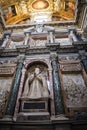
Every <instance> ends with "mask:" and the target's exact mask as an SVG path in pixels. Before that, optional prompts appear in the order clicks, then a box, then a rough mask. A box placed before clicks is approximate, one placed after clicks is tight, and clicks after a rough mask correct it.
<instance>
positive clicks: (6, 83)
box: [0, 65, 16, 118]
mask: <svg viewBox="0 0 87 130" xmlns="http://www.w3.org/2000/svg"><path fill="white" fill-rule="evenodd" d="M15 68H16V66H15V65H14V66H4V65H2V66H0V118H3V116H4V114H5V110H6V106H7V102H8V99H9V94H10V91H11V88H12V82H13V75H14V72H15Z"/></svg>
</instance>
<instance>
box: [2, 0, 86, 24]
mask: <svg viewBox="0 0 87 130" xmlns="http://www.w3.org/2000/svg"><path fill="white" fill-rule="evenodd" d="M84 3H85V7H86V4H87V0H9V1H8V0H0V7H1V9H0V12H1V16H0V23H1V24H2V23H3V25H4V26H14V25H20V26H21V25H32V24H38V23H43V24H47V23H49V24H60V23H62V24H67V23H69V24H70V25H71V24H72V25H73V24H78V26H79V25H81V24H80V22H79V20H80V21H81V19H83V14H84Z"/></svg>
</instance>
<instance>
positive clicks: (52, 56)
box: [50, 53, 58, 61]
mask: <svg viewBox="0 0 87 130" xmlns="http://www.w3.org/2000/svg"><path fill="white" fill-rule="evenodd" d="M57 58H58V56H57V53H50V59H51V61H55V60H57Z"/></svg>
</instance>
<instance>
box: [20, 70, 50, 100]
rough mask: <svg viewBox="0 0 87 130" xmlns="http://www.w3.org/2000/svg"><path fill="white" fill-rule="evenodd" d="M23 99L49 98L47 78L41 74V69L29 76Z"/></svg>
mask: <svg viewBox="0 0 87 130" xmlns="http://www.w3.org/2000/svg"><path fill="white" fill-rule="evenodd" d="M22 97H26V98H30V99H38V98H48V97H49V90H48V85H47V81H46V78H45V76H43V75H42V74H41V73H40V69H39V68H35V72H34V74H31V75H30V76H28V78H27V80H26V82H25V87H24V92H23V95H22Z"/></svg>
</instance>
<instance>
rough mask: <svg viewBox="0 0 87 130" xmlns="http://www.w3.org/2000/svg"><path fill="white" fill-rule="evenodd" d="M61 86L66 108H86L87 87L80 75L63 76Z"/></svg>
mask: <svg viewBox="0 0 87 130" xmlns="http://www.w3.org/2000/svg"><path fill="white" fill-rule="evenodd" d="M63 86H64V90H65V93H66V103H67V106H68V107H85V106H87V87H86V85H85V83H84V80H83V78H82V76H81V74H77V75H70V74H69V75H68V74H67V75H63Z"/></svg>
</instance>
